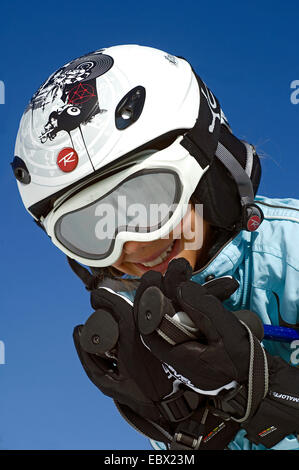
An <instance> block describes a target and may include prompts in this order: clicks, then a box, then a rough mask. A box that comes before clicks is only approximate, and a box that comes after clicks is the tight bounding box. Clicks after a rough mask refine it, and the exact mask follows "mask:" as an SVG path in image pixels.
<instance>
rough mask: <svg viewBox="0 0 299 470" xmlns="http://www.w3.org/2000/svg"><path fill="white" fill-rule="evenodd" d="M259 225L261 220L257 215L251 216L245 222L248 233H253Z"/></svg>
mask: <svg viewBox="0 0 299 470" xmlns="http://www.w3.org/2000/svg"><path fill="white" fill-rule="evenodd" d="M260 225H261V219H260V217H259V216H258V215H253V216H252V217H250V219H249V220H248V222H247V229H248V230H249V232H254V231H255V230H256V229H257V228H259V226H260Z"/></svg>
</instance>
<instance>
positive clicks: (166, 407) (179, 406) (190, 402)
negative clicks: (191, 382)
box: [159, 390, 199, 423]
mask: <svg viewBox="0 0 299 470" xmlns="http://www.w3.org/2000/svg"><path fill="white" fill-rule="evenodd" d="M198 404H199V395H198V394H197V393H195V392H192V391H191V390H181V391H180V392H179V393H176V394H174V395H173V396H171V397H170V398H168V399H166V400H162V401H161V402H160V403H159V405H160V409H161V411H162V413H163V414H164V415H165V416H166V418H167V419H168V420H169V421H170V422H171V423H178V422H180V421H183V420H185V419H188V418H190V417H191V416H192V414H193V413H194V411H195V410H196V409H197V407H198Z"/></svg>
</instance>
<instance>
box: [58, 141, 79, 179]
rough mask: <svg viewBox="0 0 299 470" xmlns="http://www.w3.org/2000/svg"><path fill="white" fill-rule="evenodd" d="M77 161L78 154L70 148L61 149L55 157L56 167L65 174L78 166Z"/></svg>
mask: <svg viewBox="0 0 299 470" xmlns="http://www.w3.org/2000/svg"><path fill="white" fill-rule="evenodd" d="M78 161H79V158H78V154H77V152H76V150H74V149H72V148H71V147H66V148H64V149H62V150H61V151H60V152H59V154H58V157H57V165H58V166H59V168H60V169H61V170H62V171H64V172H65V173H68V172H70V171H73V170H74V169H75V168H76V166H77V165H78Z"/></svg>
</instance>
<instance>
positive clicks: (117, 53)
mask: <svg viewBox="0 0 299 470" xmlns="http://www.w3.org/2000/svg"><path fill="white" fill-rule="evenodd" d="M136 87H137V88H136ZM134 89H138V90H143V98H142V101H143V102H142V106H141V107H139V115H138V116H137V118H136V119H135V120H133V121H132V122H130V123H129V125H125V126H123V127H121V126H119V125H117V120H116V113H117V109H118V108H119V105H120V104H121V103H122V101H123V100H124V98H125V97H126V95H128V94H129V93H130V92H131V91H132V90H134ZM199 105H200V94H199V89H198V84H197V81H196V78H195V75H194V73H193V71H192V68H191V66H190V65H189V63H188V62H187V61H186V60H184V59H181V58H178V57H175V56H173V55H171V54H168V53H166V52H164V51H161V50H158V49H154V48H151V47H146V46H138V45H122V46H113V47H109V48H106V49H100V50H97V51H95V52H92V53H89V54H87V55H85V56H82V57H80V58H78V59H75V60H73V61H71V62H69V63H68V64H66V65H64V66H63V67H61V68H60V69H59V70H57V71H56V72H55V73H53V74H52V75H51V76H50V77H49V78H48V80H46V81H45V83H44V84H43V85H42V86H41V87H40V88H39V90H38V91H37V92H36V93H35V94H34V95H33V97H32V99H31V101H30V103H29V105H28V107H27V109H26V110H25V112H24V114H23V117H22V119H21V122H20V127H19V131H18V135H17V139H16V145H15V156H16V157H17V158H18V159H19V160H20V161H22V162H23V164H24V166H25V167H26V169H27V171H28V173H29V175H30V178H27V180H26V181H25V180H22V179H19V181H18V187H19V191H20V194H21V197H22V200H23V203H24V205H25V207H26V209H29V208H30V207H31V206H32V205H34V204H37V203H39V202H40V201H42V200H44V199H46V198H49V197H50V196H53V195H55V194H56V193H58V192H60V193H61V192H62V191H63V190H66V188H68V187H69V186H71V185H73V184H74V183H77V182H79V181H80V180H81V179H82V178H85V177H88V175H92V174H93V173H94V172H95V171H97V172H98V171H99V170H100V169H101V168H104V167H107V166H109V165H110V164H113V163H114V162H115V161H116V160H118V159H120V158H121V157H122V156H125V155H126V154H128V153H129V152H132V151H134V150H135V149H138V148H139V147H140V146H143V145H144V144H146V143H147V142H150V141H152V140H154V139H156V138H158V137H159V136H161V135H164V134H167V133H169V132H170V131H174V130H178V129H190V128H192V127H193V126H194V124H195V121H196V118H197V116H198V109H199ZM127 118H128V116H125V114H124V115H123V120H125V119H127ZM17 179H18V178H17Z"/></svg>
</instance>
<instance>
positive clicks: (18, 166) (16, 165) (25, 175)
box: [11, 157, 31, 184]
mask: <svg viewBox="0 0 299 470" xmlns="http://www.w3.org/2000/svg"><path fill="white" fill-rule="evenodd" d="M11 166H12V169H13V172H14V175H15V177H16V179H17V180H18V181H20V183H23V184H29V183H30V181H31V176H30V173H29V171H28V168H27V166H26V163H25V162H24V160H22V159H21V158H20V157H15V158H14V159H13V161H12V163H11Z"/></svg>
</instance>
